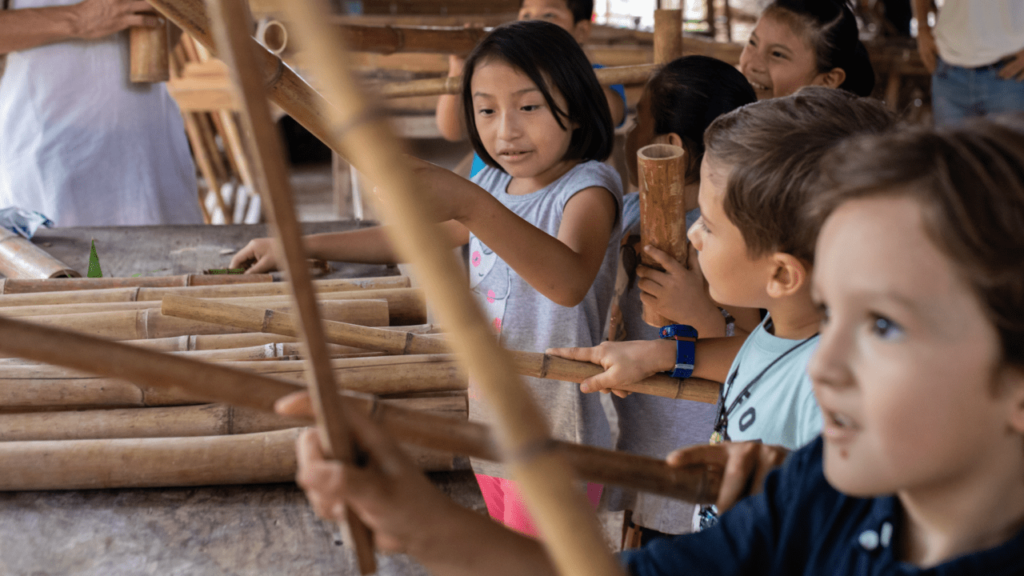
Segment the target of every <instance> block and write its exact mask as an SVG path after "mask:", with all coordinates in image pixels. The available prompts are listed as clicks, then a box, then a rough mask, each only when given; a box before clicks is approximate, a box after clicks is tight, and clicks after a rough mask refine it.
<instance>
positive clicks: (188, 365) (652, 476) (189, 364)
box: [0, 318, 721, 502]
mask: <svg viewBox="0 0 1024 576" xmlns="http://www.w3.org/2000/svg"><path fill="white" fill-rule="evenodd" d="M0 351H4V352H6V353H8V354H13V355H17V356H21V357H24V358H28V359H31V360H36V361H39V362H48V363H52V364H57V365H61V366H65V367H67V368H71V369H74V370H81V371H86V372H90V373H93V374H97V375H100V376H105V377H111V378H121V379H125V380H131V381H135V382H140V383H144V386H146V387H147V389H148V390H162V391H164V393H165V394H168V395H170V394H176V395H180V396H190V397H194V398H199V399H202V400H203V401H207V402H222V403H226V404H231V405H233V406H239V407H243V408H252V409H254V410H259V411H262V412H273V406H274V403H275V402H276V401H277V400H278V399H280V398H281V397H283V396H285V395H287V394H290V393H292V392H295V391H297V390H301V389H302V388H301V387H299V386H296V385H294V384H291V383H289V382H286V381H283V380H280V379H277V378H272V377H269V376H264V375H261V374H252V373H248V372H243V371H241V370H237V369H233V368H229V367H227V366H223V365H217V364H207V363H204V362H198V361H195V360H189V359H187V358H180V357H176V356H171V355H167V354H161V353H159V352H154V351H150V350H145V349H141V348H136V347H134V346H128V345H126V344H122V343H118V342H110V341H106V340H101V339H98V338H94V337H91V336H85V335H81V334H74V333H71V332H61V331H59V330H54V329H52V328H45V327H41V326H36V325H33V324H28V323H25V322H20V321H18V320H9V319H4V318H0ZM341 394H342V395H343V396H345V397H346V398H347V399H348V401H349V402H351V403H352V405H353V407H355V408H358V409H360V410H364V411H365V412H367V413H369V414H370V416H371V417H372V418H374V419H375V420H376V421H377V422H378V423H380V425H381V426H383V427H384V428H385V429H386V430H387V431H388V432H389V433H391V434H393V435H394V436H395V437H396V438H398V439H399V440H400V441H402V442H404V443H406V444H414V445H416V446H422V447H424V448H431V449H434V450H446V451H450V452H454V453H456V454H463V455H466V456H470V457H474V458H482V459H486V460H494V461H501V459H502V456H501V454H502V453H503V452H502V451H500V450H499V449H498V448H497V445H496V442H495V440H494V438H493V437H492V432H491V431H490V430H489V429H488V428H487V427H486V426H482V425H480V424H477V423H473V422H465V421H460V420H457V419H453V418H447V417H442V416H437V415H434V414H427V413H424V412H419V411H414V410H403V409H401V408H397V407H396V406H394V405H391V404H389V403H387V402H386V401H384V402H381V401H378V400H377V399H375V398H373V397H369V396H366V395H364V394H359V393H355V392H345V391H342V392H341ZM551 446H552V449H553V450H556V451H557V452H558V453H560V454H562V455H563V456H565V458H566V459H567V461H568V462H569V463H570V464H571V465H572V466H573V469H575V470H576V471H577V473H578V474H579V475H580V477H581V478H582V479H584V480H587V481H590V482H597V483H602V484H617V485H620V486H624V487H626V488H634V489H637V490H643V491H647V492H652V493H655V494H663V495H666V496H672V497H676V498H681V499H684V500H688V501H690V502H713V501H714V500H715V497H716V495H717V493H718V485H719V482H720V480H721V470H720V469H718V468H708V467H690V468H685V469H677V468H670V467H669V466H668V465H667V464H666V463H665V462H664V461H663V460H657V459H653V458H646V457H643V456H636V455H632V454H623V453H619V452H613V451H610V450H600V449H596V448H588V447H585V446H578V445H575V444H571V443H565V442H554V443H553V444H551Z"/></svg>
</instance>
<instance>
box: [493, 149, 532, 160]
mask: <svg viewBox="0 0 1024 576" xmlns="http://www.w3.org/2000/svg"><path fill="white" fill-rule="evenodd" d="M529 152H530V151H529V150H504V151H501V152H498V156H501V157H502V158H508V159H512V160H514V159H516V158H522V157H523V156H525V155H526V154H529Z"/></svg>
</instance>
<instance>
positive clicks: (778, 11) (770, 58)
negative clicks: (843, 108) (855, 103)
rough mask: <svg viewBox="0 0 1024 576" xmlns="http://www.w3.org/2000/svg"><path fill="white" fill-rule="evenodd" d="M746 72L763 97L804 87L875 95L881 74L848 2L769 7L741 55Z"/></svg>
mask: <svg viewBox="0 0 1024 576" xmlns="http://www.w3.org/2000/svg"><path fill="white" fill-rule="evenodd" d="M740 71H741V72H743V75H744V76H746V77H747V80H749V81H750V85H751V86H753V87H754V91H755V92H756V93H757V98H758V100H764V99H765V98H778V97H779V96H788V95H789V94H792V93H794V92H796V91H797V90H798V89H800V88H802V87H803V86H826V87H828V88H842V89H843V90H847V91H849V92H853V93H854V94H856V95H858V96H870V95H871V91H872V90H873V89H874V87H875V72H874V69H873V68H872V67H871V61H870V60H869V59H868V52H867V49H865V48H864V45H863V44H862V43H861V41H860V39H859V37H858V32H857V19H856V18H855V17H854V15H853V12H852V11H851V10H850V8H849V6H848V5H847V4H846V3H845V2H844V1H843V0H775V1H774V2H772V3H771V4H769V5H768V7H767V8H765V11H764V13H763V14H762V15H761V19H760V20H758V22H757V26H756V27H755V28H754V31H753V32H752V33H751V34H750V40H749V41H748V42H747V45H746V46H745V47H744V48H743V53H742V54H740Z"/></svg>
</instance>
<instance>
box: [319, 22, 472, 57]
mask: <svg viewBox="0 0 1024 576" xmlns="http://www.w3.org/2000/svg"><path fill="white" fill-rule="evenodd" d="M339 28H340V29H341V34H342V36H344V38H345V43H346V44H348V46H349V49H350V50H352V51H353V52H375V53H377V54H394V53H395V52H428V53H443V54H459V55H463V56H464V55H466V54H469V53H470V52H472V51H473V48H476V45H477V44H479V43H480V41H481V40H483V39H484V37H485V36H487V34H488V31H487V30H485V29H483V28H463V27H438V26H360V25H358V24H341V25H339Z"/></svg>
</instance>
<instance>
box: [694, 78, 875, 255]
mask: <svg viewBox="0 0 1024 576" xmlns="http://www.w3.org/2000/svg"><path fill="white" fill-rule="evenodd" d="M894 124H895V116H894V115H893V114H892V113H891V112H889V110H887V109H886V108H885V106H884V105H883V104H882V103H881V102H879V101H878V100H874V99H871V98H859V97H857V96H854V95H853V94H850V93H849V92H845V91H842V90H832V89H829V88H823V87H820V86H810V87H805V88H801V89H800V90H798V91H797V92H796V93H795V94H791V95H789V96H784V97H781V98H772V99H770V100H761V101H759V102H755V103H754V104H748V105H747V106H744V107H742V108H740V109H738V110H735V111H733V112H730V113H729V114H726V115H725V116H722V117H721V118H719V119H718V120H716V121H715V122H714V123H713V124H711V126H710V127H709V128H708V130H707V132H705V134H704V144H705V146H706V147H707V155H708V156H709V157H710V158H712V159H714V160H715V161H717V162H724V163H725V164H727V165H728V166H729V177H728V182H727V183H726V190H725V199H724V202H723V206H724V209H725V214H726V216H728V218H729V220H730V221H732V223H733V224H735V225H736V227H737V228H739V230H740V232H741V233H742V234H743V240H744V242H746V244H747V251H748V253H749V254H750V256H751V257H757V256H760V255H763V254H766V253H769V252H785V253H787V254H791V255H793V256H796V257H797V258H800V259H802V260H804V261H806V262H809V263H813V262H814V242H815V240H816V238H817V235H818V231H817V228H816V227H815V226H813V225H812V224H811V223H809V221H808V220H807V218H806V217H805V216H804V208H805V205H806V204H807V202H808V200H809V199H810V198H811V197H812V196H813V191H812V187H813V185H814V183H815V180H817V178H818V168H819V166H818V164H819V161H820V160H821V158H822V156H824V155H825V153H826V152H827V151H828V150H829V149H831V148H832V147H833V146H835V145H836V144H838V143H839V142H840V141H842V140H843V139H844V138H847V137H849V136H851V135H853V134H860V133H869V134H877V133H882V132H885V131H887V130H888V129H890V128H891V127H892V126H893V125H894Z"/></svg>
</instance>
